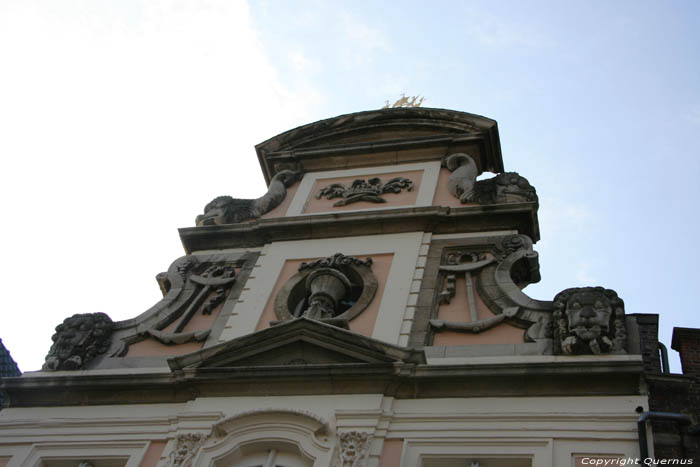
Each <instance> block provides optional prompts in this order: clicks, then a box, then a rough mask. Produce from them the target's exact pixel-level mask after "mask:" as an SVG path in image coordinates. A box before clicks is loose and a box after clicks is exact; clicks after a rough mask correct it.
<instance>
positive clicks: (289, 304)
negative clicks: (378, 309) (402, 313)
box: [272, 253, 378, 328]
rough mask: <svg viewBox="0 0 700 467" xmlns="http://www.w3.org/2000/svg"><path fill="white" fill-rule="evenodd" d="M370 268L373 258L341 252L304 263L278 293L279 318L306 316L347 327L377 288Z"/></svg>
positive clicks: (287, 318) (276, 301)
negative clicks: (354, 256) (362, 257)
mask: <svg viewBox="0 0 700 467" xmlns="http://www.w3.org/2000/svg"><path fill="white" fill-rule="evenodd" d="M371 268H372V259H371V258H366V259H365V260H360V259H358V258H353V257H351V256H345V255H344V254H342V253H336V254H335V255H333V256H330V257H328V258H322V259H319V260H316V261H313V262H311V263H301V265H300V266H299V271H298V272H297V273H296V274H295V275H294V276H292V277H291V278H290V279H289V280H288V281H287V282H286V283H285V285H284V286H282V288H281V289H280V291H279V293H278V294H277V297H276V299H275V314H276V315H277V318H278V320H280V321H285V320H289V319H293V318H299V317H302V316H304V317H306V318H310V319H315V320H319V321H324V322H326V323H328V324H333V325H335V326H340V327H344V328H347V327H348V321H350V320H351V319H353V318H354V317H355V316H357V315H358V314H359V313H361V312H362V311H363V310H364V309H365V308H367V306H368V305H369V304H370V302H371V301H372V299H373V298H374V295H375V293H376V291H377V287H378V282H377V278H376V277H375V276H374V274H373V273H372V269H371ZM272 324H275V323H272Z"/></svg>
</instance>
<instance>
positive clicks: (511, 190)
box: [444, 153, 537, 204]
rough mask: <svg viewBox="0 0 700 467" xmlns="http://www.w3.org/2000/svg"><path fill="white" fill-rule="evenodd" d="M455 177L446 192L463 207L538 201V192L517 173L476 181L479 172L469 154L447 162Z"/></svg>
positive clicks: (450, 181) (451, 176)
mask: <svg viewBox="0 0 700 467" xmlns="http://www.w3.org/2000/svg"><path fill="white" fill-rule="evenodd" d="M444 165H445V167H447V168H448V169H449V170H450V171H451V172H452V174H451V175H450V178H449V179H448V181H447V189H448V191H449V192H450V194H452V196H454V197H455V198H458V199H459V201H460V202H461V203H479V204H503V203H520V202H525V201H530V202H531V201H537V192H536V191H535V188H534V187H533V186H532V185H530V182H528V181H527V179H526V178H525V177H523V176H521V175H520V174H518V173H517V172H503V173H500V174H498V175H496V176H495V177H493V178H489V179H486V180H479V181H477V180H476V177H477V175H478V168H477V166H476V163H475V162H474V159H473V158H472V157H471V156H469V155H468V154H464V153H457V154H452V155H450V156H448V157H447V158H446V159H445V161H444Z"/></svg>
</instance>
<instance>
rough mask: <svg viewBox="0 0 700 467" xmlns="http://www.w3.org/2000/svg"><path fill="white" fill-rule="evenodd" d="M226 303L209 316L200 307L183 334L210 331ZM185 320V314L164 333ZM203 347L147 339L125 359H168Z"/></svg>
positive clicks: (222, 303)
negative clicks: (167, 343) (168, 343)
mask: <svg viewBox="0 0 700 467" xmlns="http://www.w3.org/2000/svg"><path fill="white" fill-rule="evenodd" d="M236 272H237V273H238V269H237V270H236ZM230 291H231V289H229V290H228V292H226V296H227V297H228V294H229V293H230ZM205 302H206V301H205ZM224 303H226V299H224V301H223V302H221V303H220V304H219V305H218V306H217V307H216V308H214V309H213V310H212V312H211V314H208V315H205V314H203V313H202V311H201V307H200V309H199V310H197V311H196V312H195V314H194V315H193V316H192V319H190V321H189V322H188V323H187V324H186V325H185V327H184V328H183V329H182V332H192V331H201V330H204V329H210V328H211V327H212V325H213V324H214V321H215V320H216V317H217V316H219V313H220V312H221V308H223V306H224ZM183 318H184V314H183V316H181V317H180V318H179V319H177V320H176V321H174V322H172V323H170V324H169V325H168V326H167V327H166V328H165V329H163V331H165V332H172V331H174V330H175V328H176V327H177V325H178V324H179V323H180V321H181V320H182V319H183ZM203 345H204V342H186V343H184V344H179V345H165V344H161V343H160V342H158V341H157V340H155V339H153V338H147V339H145V340H142V341H141V342H136V343H135V344H131V345H129V350H128V352H127V353H126V355H125V357H163V356H166V357H167V356H175V355H184V354H188V353H190V352H195V351H197V350H199V349H201V348H202V346H203Z"/></svg>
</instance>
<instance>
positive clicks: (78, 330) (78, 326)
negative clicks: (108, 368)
mask: <svg viewBox="0 0 700 467" xmlns="http://www.w3.org/2000/svg"><path fill="white" fill-rule="evenodd" d="M112 328H113V323H112V320H111V319H110V317H109V316H107V315H106V314H104V313H85V314H76V315H73V316H71V317H70V318H66V319H65V320H64V321H63V323H62V324H59V325H58V326H56V333H55V334H54V335H53V337H51V339H52V340H53V345H52V346H51V349H50V350H49V353H48V355H47V356H46V362H45V363H44V366H43V367H42V369H43V370H51V371H54V370H80V369H83V368H85V365H86V364H87V363H88V362H89V361H90V360H92V359H93V358H95V357H96V356H98V355H100V354H103V353H105V352H106V351H107V349H109V344H110V335H111V334H112Z"/></svg>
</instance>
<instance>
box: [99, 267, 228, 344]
mask: <svg viewBox="0 0 700 467" xmlns="http://www.w3.org/2000/svg"><path fill="white" fill-rule="evenodd" d="M157 277H160V278H161V280H159V281H158V282H159V285H160V287H161V289H162V290H164V291H166V295H165V299H164V301H165V303H164V305H165V309H164V310H163V312H164V316H163V317H162V318H161V319H160V320H158V321H155V322H153V323H151V324H143V325H141V326H140V327H139V328H138V330H137V332H136V333H135V334H132V335H129V336H127V337H123V338H122V345H121V346H120V347H119V348H118V349H117V350H116V352H114V353H113V356H117V357H119V356H125V355H126V354H127V352H128V350H129V345H131V344H134V343H136V342H139V341H142V340H144V339H147V338H152V339H155V340H156V341H158V342H160V343H161V344H165V345H179V344H184V343H186V342H202V341H204V340H206V339H207V337H209V334H210V332H211V330H210V329H198V330H193V331H189V330H188V331H186V328H187V325H188V323H189V322H190V321H191V320H192V319H193V318H194V317H195V315H196V314H197V313H201V314H202V315H210V314H211V313H213V311H214V310H215V309H216V307H218V306H219V305H221V303H223V301H224V300H225V299H226V297H227V294H228V293H229V291H230V289H231V287H232V286H233V285H234V284H235V282H236V266H235V264H233V263H230V262H226V261H222V262H208V261H207V262H202V263H200V262H199V261H198V260H197V259H196V258H195V257H194V256H186V257H184V258H180V259H179V260H177V261H176V262H175V263H173V265H172V266H171V268H170V271H169V272H168V273H167V274H164V275H159V276H157ZM173 280H175V281H176V282H177V285H178V289H177V291H175V290H174V291H173V292H178V291H179V292H180V293H179V294H178V295H179V297H178V298H179V300H175V301H173V300H172V298H170V299H168V294H169V293H170V291H171V288H172V287H173V286H172V284H171V282H172V281H173ZM174 322H177V325H175V326H174V327H172V326H171V325H172V323H174ZM166 328H168V330H166Z"/></svg>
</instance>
